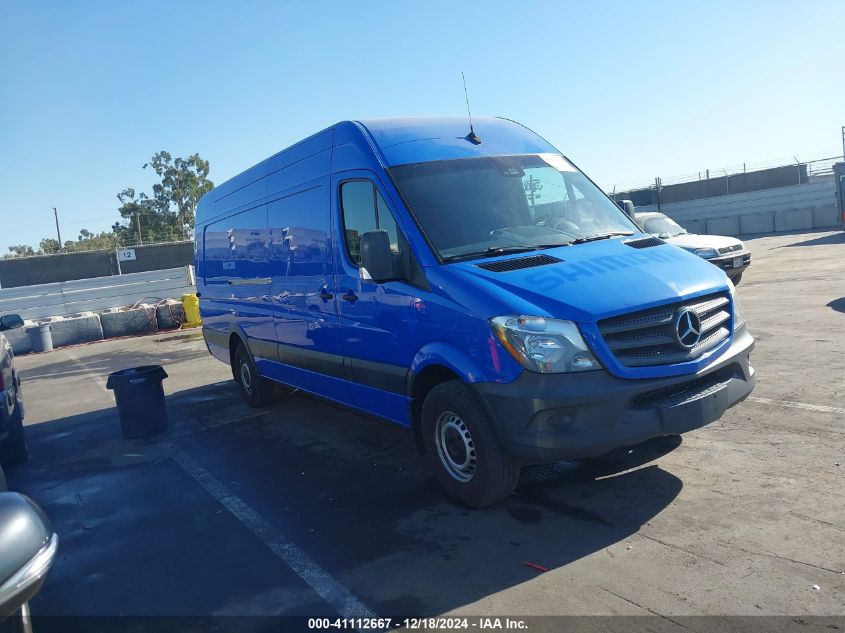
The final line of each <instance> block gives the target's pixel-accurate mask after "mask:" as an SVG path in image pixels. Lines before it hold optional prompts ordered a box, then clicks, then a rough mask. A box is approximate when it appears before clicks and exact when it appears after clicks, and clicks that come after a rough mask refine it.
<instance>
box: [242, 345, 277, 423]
mask: <svg viewBox="0 0 845 633" xmlns="http://www.w3.org/2000/svg"><path fill="white" fill-rule="evenodd" d="M232 372H233V373H234V375H235V382H236V383H238V389H240V392H241V397H243V399H244V402H246V403H247V404H248V405H249V406H250V407H254V408H257V407H263V406H265V405H266V404H268V403H269V402H270V401H271V400H272V399H273V383H272V382H271V381H269V380H267V379H266V378H262V377H261V375H260V374H259V373H258V367H256V366H255V361H254V360H253V359H252V355H251V354H250V353H249V352H248V351H247V349H246V348H245V347H244V346H243V344H239V345H238V348H237V349H236V350H235V353H234V355H233V364H232Z"/></svg>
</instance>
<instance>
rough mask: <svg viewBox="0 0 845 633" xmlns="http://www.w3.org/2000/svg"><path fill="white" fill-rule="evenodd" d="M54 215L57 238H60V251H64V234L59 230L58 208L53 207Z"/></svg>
mask: <svg viewBox="0 0 845 633" xmlns="http://www.w3.org/2000/svg"><path fill="white" fill-rule="evenodd" d="M53 215H54V216H56V237H58V238H59V250H60V251H61V250H62V232H61V230H60V229H59V212H58V211H56V207H53Z"/></svg>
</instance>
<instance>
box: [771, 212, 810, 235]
mask: <svg viewBox="0 0 845 633" xmlns="http://www.w3.org/2000/svg"><path fill="white" fill-rule="evenodd" d="M811 228H813V209H812V207H804V208H803V209H787V210H784V211H775V231H777V232H780V231H800V230H804V229H811Z"/></svg>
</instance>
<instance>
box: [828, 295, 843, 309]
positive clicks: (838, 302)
mask: <svg viewBox="0 0 845 633" xmlns="http://www.w3.org/2000/svg"><path fill="white" fill-rule="evenodd" d="M827 307H828V308H830V309H831V310H836V311H837V312H845V297H839V298H838V299H834V300H833V301H831V302H830V303H828V304H827Z"/></svg>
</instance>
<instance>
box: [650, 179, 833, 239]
mask: <svg viewBox="0 0 845 633" xmlns="http://www.w3.org/2000/svg"><path fill="white" fill-rule="evenodd" d="M660 210H661V211H662V212H663V213H665V214H666V215H668V216H670V217H671V218H673V219H674V220H676V221H677V222H678V223H679V224H681V225H682V226H683V227H684V228H685V229H687V230H688V231H690V232H691V233H709V234H718V235H748V234H752V233H776V232H782V231H795V230H802V229H818V228H830V227H838V226H842V220H841V218H840V217H839V212H838V211H837V208H836V189H835V187H834V183H833V181H829V182H815V183H810V184H805V185H793V186H792V187H780V188H778V189H765V190H763V191H751V192H748V193H738V194H734V195H730V196H719V197H716V198H703V199H701V200H689V201H687V202H675V203H672V204H664V205H661V209H660ZM637 211H657V205H647V206H642V207H637Z"/></svg>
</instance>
